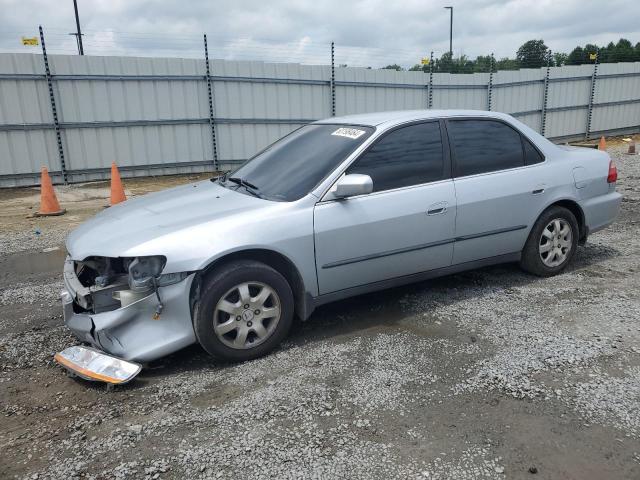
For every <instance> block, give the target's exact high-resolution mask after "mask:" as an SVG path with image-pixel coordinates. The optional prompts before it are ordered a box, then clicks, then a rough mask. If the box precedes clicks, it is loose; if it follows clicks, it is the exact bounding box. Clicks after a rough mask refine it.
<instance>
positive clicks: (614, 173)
mask: <svg viewBox="0 0 640 480" xmlns="http://www.w3.org/2000/svg"><path fill="white" fill-rule="evenodd" d="M616 180H618V169H617V168H616V164H615V163H613V160H609V174H608V175H607V183H615V182H616Z"/></svg>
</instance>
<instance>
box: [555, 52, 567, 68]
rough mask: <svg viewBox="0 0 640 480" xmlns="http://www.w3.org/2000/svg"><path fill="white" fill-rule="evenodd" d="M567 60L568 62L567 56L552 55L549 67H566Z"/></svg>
mask: <svg viewBox="0 0 640 480" xmlns="http://www.w3.org/2000/svg"><path fill="white" fill-rule="evenodd" d="M568 60H569V55H567V54H566V53H560V52H557V53H554V54H553V61H552V62H551V65H552V66H554V67H561V66H563V65H568V63H567V62H568Z"/></svg>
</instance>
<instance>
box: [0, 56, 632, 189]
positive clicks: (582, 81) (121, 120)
mask: <svg viewBox="0 0 640 480" xmlns="http://www.w3.org/2000/svg"><path fill="white" fill-rule="evenodd" d="M49 63H50V67H51V74H52V86H53V92H54V97H55V101H56V106H57V111H58V120H59V122H60V131H61V140H62V148H63V151H64V156H65V167H66V172H67V177H68V180H69V181H83V180H90V179H100V178H106V176H107V174H108V169H109V166H110V165H111V162H112V161H115V162H117V163H118V165H119V166H120V168H121V171H122V175H123V176H133V175H150V174H151V175H156V174H158V175H161V174H173V173H187V172H201V171H211V170H213V161H214V154H213V138H212V133H211V128H210V124H209V121H210V119H209V98H208V91H207V82H206V77H205V71H206V70H205V63H204V61H203V60H193V59H178V58H132V57H94V56H84V57H80V56H66V55H50V56H49ZM211 70H212V73H211V75H212V80H213V93H214V95H213V104H214V115H215V118H214V123H215V142H216V147H217V148H216V150H217V158H218V161H219V165H220V166H221V167H222V168H228V167H230V166H232V165H234V164H237V163H239V162H242V161H244V160H245V159H247V158H249V157H250V156H252V155H253V154H254V153H256V152H257V151H258V150H260V149H262V148H264V147H265V146H266V145H268V144H269V143H271V142H273V141H274V140H276V139H277V138H279V137H281V136H282V135H284V134H286V133H288V132H290V131H291V130H292V129H295V128H297V127H298V126H300V125H302V124H305V123H308V122H310V121H313V120H316V119H320V118H326V117H329V116H331V113H332V89H331V85H332V82H331V67H330V66H307V65H298V64H267V63H263V62H247V61H222V60H215V61H212V62H211ZM333 85H334V88H335V90H334V91H335V112H336V115H346V114H352V113H362V112H373V111H381V110H399V109H420V108H428V107H429V91H431V107H432V108H466V109H481V110H486V109H488V108H490V109H491V110H496V111H501V112H506V113H510V114H512V115H514V116H515V117H517V118H518V119H519V120H520V121H522V122H524V123H526V124H527V125H529V126H530V127H532V128H533V129H535V130H537V131H540V132H543V133H544V134H545V135H546V136H547V137H549V138H552V139H558V140H564V139H570V138H584V137H585V136H586V135H589V136H596V135H599V134H601V133H605V132H612V133H613V132H624V131H629V130H637V129H639V128H640V63H620V64H602V65H598V67H597V72H596V77H595V82H594V66H593V65H581V66H567V67H560V68H550V69H548V70H547V69H546V68H541V69H528V70H519V71H501V72H497V73H494V74H492V75H490V74H487V73H477V74H473V75H455V74H453V75H452V74H443V73H438V74H434V75H433V78H432V85H431V87H430V85H429V75H428V74H425V73H422V72H396V71H391V70H371V69H366V68H336V69H335V82H334V83H333ZM430 89H431V90H430ZM545 99H546V102H545ZM53 127H54V125H53V115H52V108H51V102H50V98H49V91H48V86H47V81H46V77H45V75H44V64H43V57H42V55H32V54H0V186H14V185H32V184H37V183H38V181H39V179H38V172H39V168H40V166H41V165H46V166H47V167H48V168H49V170H50V171H51V172H53V176H54V181H60V180H61V179H62V177H61V175H60V172H61V162H60V160H59V153H58V145H57V138H56V134H55V130H54V128H53Z"/></svg>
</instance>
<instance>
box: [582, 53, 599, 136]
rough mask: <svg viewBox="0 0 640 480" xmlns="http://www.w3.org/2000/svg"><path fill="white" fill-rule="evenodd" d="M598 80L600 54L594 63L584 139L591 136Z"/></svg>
mask: <svg viewBox="0 0 640 480" xmlns="http://www.w3.org/2000/svg"><path fill="white" fill-rule="evenodd" d="M597 78H598V54H596V60H595V62H594V63H593V74H592V75H591V91H590V92H589V109H588V110H587V131H586V132H585V133H584V138H585V139H588V138H589V135H590V134H591V120H592V118H593V98H594V97H595V94H596V80H597Z"/></svg>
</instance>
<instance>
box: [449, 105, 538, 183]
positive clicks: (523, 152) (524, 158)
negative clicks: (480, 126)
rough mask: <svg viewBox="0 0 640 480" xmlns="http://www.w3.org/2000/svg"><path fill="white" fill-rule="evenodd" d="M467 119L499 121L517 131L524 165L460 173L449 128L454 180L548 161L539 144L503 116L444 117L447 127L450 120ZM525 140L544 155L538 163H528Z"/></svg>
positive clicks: (528, 166)
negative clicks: (467, 173)
mask: <svg viewBox="0 0 640 480" xmlns="http://www.w3.org/2000/svg"><path fill="white" fill-rule="evenodd" d="M465 120H480V121H485V122H487V121H488V122H498V123H502V124H503V125H506V126H507V127H509V128H511V130H513V131H514V132H516V133H517V134H518V135H519V136H520V149H521V151H522V165H520V166H517V167H510V168H502V169H500V170H491V171H489V172H480V173H472V174H470V175H458V165H457V162H456V152H455V148H454V146H453V143H452V142H451V138H450V136H449V135H450V133H449V130H448V129H446V132H447V143H448V145H449V151H450V154H451V175H452V178H453V179H454V180H456V179H459V178H471V177H477V176H481V175H491V174H493V173H499V172H508V171H512V170H518V169H521V168H531V167H535V166H537V165H542V164H544V163H546V162H547V157H546V156H545V155H544V153H542V151H541V150H540V149H539V148H538V146H537V145H536V143H535V142H533V141H531V139H530V138H529V137H527V136H526V135H525V134H524V133H522V132H521V131H520V130H518V129H517V128H516V127H515V126H513V125H511V124H510V123H509V122H507V121H505V120H503V119H501V118H496V117H477V116H469V117H455V118H454V117H450V118H446V119H444V122H445V128H446V127H448V126H449V122H455V121H465ZM524 140H527V141H528V142H529V143H530V144H531V145H532V146H533V148H535V149H536V150H537V151H538V153H539V154H540V156H541V157H542V162H538V163H533V164H531V165H527V164H526V157H525V151H524Z"/></svg>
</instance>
